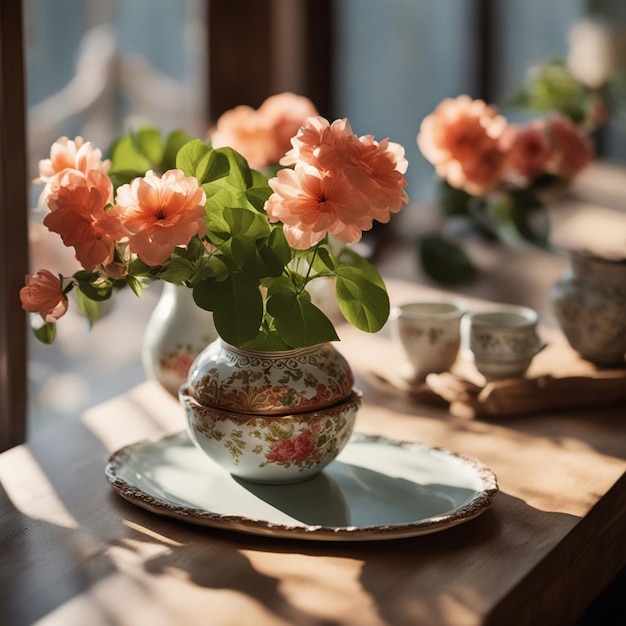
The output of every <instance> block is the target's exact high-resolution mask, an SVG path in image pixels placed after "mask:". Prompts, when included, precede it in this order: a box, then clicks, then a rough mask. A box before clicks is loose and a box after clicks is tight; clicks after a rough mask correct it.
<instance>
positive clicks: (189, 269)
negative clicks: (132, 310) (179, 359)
mask: <svg viewBox="0 0 626 626" xmlns="http://www.w3.org/2000/svg"><path fill="white" fill-rule="evenodd" d="M294 98H297V97H296V96H294V95H293V94H280V95H279V96H276V97H274V98H273V99H272V100H271V101H270V102H269V104H268V105H267V106H264V107H261V109H259V111H257V112H255V111H254V110H247V109H239V110H238V112H233V113H232V115H226V116H224V117H223V118H222V119H221V120H220V122H218V126H217V129H216V131H215V132H214V133H213V135H212V136H213V138H214V140H215V141H216V142H218V143H222V142H231V143H233V144H236V145H238V146H239V147H240V148H241V150H242V151H244V152H246V153H247V154H248V155H249V156H250V158H251V159H252V160H253V162H254V163H255V165H257V166H258V167H265V166H268V167H269V166H271V165H272V164H273V162H274V159H279V160H280V164H281V165H282V166H283V169H279V170H278V171H277V172H276V176H271V174H270V175H265V174H263V173H261V172H259V171H258V170H256V169H253V168H251V167H250V165H249V164H248V162H247V161H246V159H245V158H244V157H243V156H242V155H241V154H240V153H239V152H238V151H237V150H235V149H233V147H231V146H224V147H216V146H215V145H213V144H212V142H211V141H203V140H201V139H192V138H190V137H189V136H187V135H186V134H185V133H183V132H180V131H175V132H173V133H171V134H169V135H168V136H167V137H165V138H163V137H162V136H161V134H160V133H159V132H158V131H157V130H156V129H154V128H152V127H144V128H141V129H139V130H138V132H136V133H129V134H127V135H124V136H123V137H121V138H120V139H118V140H116V141H115V142H114V143H113V145H112V148H111V150H110V154H109V158H107V159H103V157H102V152H101V150H100V149H98V148H97V147H95V146H94V145H92V144H91V143H90V142H88V141H84V140H83V139H82V138H81V137H76V138H75V139H74V140H70V139H68V138H67V137H62V138H60V139H59V140H58V141H57V142H55V143H54V144H53V145H52V148H51V152H50V157H49V158H47V159H43V160H42V161H40V164H39V172H40V175H39V177H38V178H37V179H36V180H35V182H37V183H40V184H43V185H45V187H44V190H43V192H42V194H41V198H40V204H41V205H43V206H45V207H47V210H48V212H47V214H46V216H45V218H44V220H43V223H44V226H46V227H47V229H48V230H49V231H50V232H52V233H55V234H56V235H58V236H60V237H61V239H62V241H63V243H64V244H65V245H66V246H68V247H72V248H74V250H75V255H76V259H77V260H78V261H79V263H80V264H81V266H82V269H80V270H78V271H76V272H75V273H74V274H73V275H72V276H63V275H59V274H55V273H53V272H51V271H50V270H49V269H42V270H38V271H36V272H34V273H33V274H32V275H29V276H27V277H26V284H25V286H24V287H23V288H22V289H21V292H20V298H21V301H22V306H23V308H24V309H25V310H26V311H28V312H30V313H33V314H35V317H37V315H39V317H40V318H41V319H42V320H43V324H41V323H39V324H38V325H36V327H35V334H36V336H37V337H38V338H39V339H40V340H42V341H44V342H51V341H52V340H53V339H54V336H55V328H56V327H55V324H56V322H57V321H58V320H59V319H60V318H61V317H62V316H63V315H64V314H65V312H66V311H67V307H68V294H69V292H70V291H74V293H75V294H76V297H77V303H78V306H79V307H80V310H81V311H82V312H83V313H84V314H85V315H86V317H87V318H88V319H89V320H90V322H91V323H93V322H95V321H96V320H97V318H98V317H99V315H100V309H101V306H102V303H103V302H104V301H106V300H108V299H110V298H111V297H112V296H113V295H114V294H115V293H116V292H117V291H118V290H119V289H120V288H123V287H130V288H131V289H132V291H134V292H135V293H136V294H137V295H140V294H141V291H142V290H143V289H144V288H145V287H147V286H148V285H149V284H150V282H151V281H152V280H164V281H167V282H170V283H174V284H177V285H185V286H187V287H189V288H190V289H192V290H193V297H194V300H195V302H196V304H197V305H198V306H199V307H201V308H202V309H205V310H208V311H211V312H212V313H213V318H214V323H215V327H216V330H217V332H218V334H219V335H220V336H221V337H222V339H224V340H225V341H226V342H227V343H229V344H232V345H234V346H237V347H242V348H246V349H257V350H284V349H290V348H299V347H306V346H311V345H315V344H319V343H324V342H327V341H334V340H337V339H338V336H337V333H336V331H335V328H334V325H333V323H332V322H331V321H330V319H329V318H328V317H327V315H326V314H325V313H324V312H323V311H322V310H321V309H320V308H319V307H318V306H316V305H315V304H314V303H313V302H312V300H311V295H310V293H309V290H308V285H309V284H310V283H311V281H313V280H315V279H318V278H327V279H328V278H331V279H333V281H334V293H335V296H336V299H337V303H338V305H339V309H340V311H341V313H342V314H343V316H344V317H345V318H346V320H347V321H349V322H350V323H351V324H353V325H354V326H356V327H357V328H359V329H361V330H364V331H367V332H376V331H378V330H379V329H380V328H382V326H383V325H384V323H385V322H386V320H387V317H388V314H389V298H388V296H387V292H386V288H385V284H384V282H383V281H382V279H381V277H380V276H379V274H378V272H377V271H376V270H375V269H374V267H373V266H372V265H371V264H370V263H369V262H368V261H367V260H365V259H364V258H362V257H361V256H360V255H358V254H357V253H356V252H354V251H353V250H352V249H351V248H350V247H349V244H352V243H355V242H357V241H358V240H359V239H360V238H361V236H362V232H363V231H364V230H368V229H370V228H371V227H372V224H373V220H377V221H381V222H386V221H388V220H389V219H390V216H391V214H392V213H396V212H398V211H399V210H400V209H401V208H402V206H403V205H404V204H405V203H407V202H408V197H407V194H406V191H405V187H406V185H407V182H406V179H405V177H404V173H405V171H406V169H407V165H408V163H407V161H406V159H405V158H404V149H403V148H402V146H400V145H399V144H397V143H393V142H390V141H388V140H387V139H385V140H382V141H380V142H378V141H376V140H375V139H374V137H373V136H371V135H365V136H360V137H359V136H357V135H356V134H354V133H353V132H352V129H351V127H350V124H349V122H348V120H347V119H339V120H336V121H334V122H333V123H332V124H331V123H330V122H329V121H328V120H326V119H324V118H323V117H320V116H317V115H313V116H310V115H309V114H310V113H313V114H314V113H316V111H315V110H314V108H313V106H312V105H310V103H308V104H307V101H305V100H304V99H300V100H297V102H298V104H299V105H300V106H299V107H295V108H294V107H293V106H292V105H293V103H294ZM294 111H295V112H297V114H298V115H297V116H296V117H295V118H294V115H293V112H294ZM300 116H303V117H300ZM298 117H299V119H296V118H298ZM285 119H289V120H290V121H289V123H288V124H287V123H285ZM255 128H256V130H254V129H255ZM259 129H263V132H260V131H259ZM253 130H254V132H253ZM287 130H288V131H289V133H293V135H292V136H290V137H287V136H286V135H285V133H286V131H287ZM257 136H259V137H263V136H264V137H265V139H266V140H267V141H265V140H264V141H261V140H259V141H257ZM271 137H274V139H275V141H270V140H269V139H270V138H271ZM285 146H286V148H285ZM285 149H286V153H285ZM281 151H282V155H281V154H280V152H281ZM40 322H41V320H40Z"/></svg>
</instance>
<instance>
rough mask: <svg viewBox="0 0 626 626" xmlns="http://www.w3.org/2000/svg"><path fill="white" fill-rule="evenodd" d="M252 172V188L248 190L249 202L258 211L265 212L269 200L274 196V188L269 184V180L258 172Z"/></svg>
mask: <svg viewBox="0 0 626 626" xmlns="http://www.w3.org/2000/svg"><path fill="white" fill-rule="evenodd" d="M251 172H252V186H251V187H250V188H249V189H247V190H246V198H247V199H248V202H249V203H250V204H251V205H252V207H253V208H255V209H256V210H257V211H263V210H264V207H265V203H266V202H267V199H268V198H269V197H270V196H271V195H272V188H271V187H270V186H269V185H268V184H267V178H265V176H263V174H261V173H260V172H257V171H256V170H251Z"/></svg>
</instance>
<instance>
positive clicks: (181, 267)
mask: <svg viewBox="0 0 626 626" xmlns="http://www.w3.org/2000/svg"><path fill="white" fill-rule="evenodd" d="M194 273H195V266H194V264H193V262H192V261H190V260H188V259H186V258H183V257H180V256H175V257H172V260H171V261H170V263H169V265H168V266H167V267H166V268H165V269H164V270H163V271H162V272H159V274H158V276H159V278H160V279H161V280H165V281H167V282H168V283H175V284H177V285H180V284H182V283H184V282H185V281H187V280H189V279H190V278H191V277H192V276H193V275H194Z"/></svg>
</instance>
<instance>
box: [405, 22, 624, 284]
mask: <svg viewBox="0 0 626 626" xmlns="http://www.w3.org/2000/svg"><path fill="white" fill-rule="evenodd" d="M570 39H571V49H570V53H569V56H568V58H567V59H565V60H564V59H558V58H557V59H552V60H547V61H543V62H541V63H539V64H537V65H535V66H533V67H531V68H530V69H529V70H528V72H527V74H526V76H525V79H524V82H523V85H522V86H521V88H520V89H519V91H518V93H517V94H515V96H514V97H513V98H511V100H510V101H509V102H508V103H507V105H508V106H510V107H514V108H516V109H517V110H518V111H521V112H522V113H523V114H524V116H523V117H525V118H526V120H525V121H523V122H522V123H519V124H518V123H511V122H509V121H508V120H507V118H506V117H505V116H504V115H503V114H501V113H500V111H499V110H498V108H497V107H496V106H494V105H492V104H488V103H486V102H484V101H482V100H478V99H472V98H470V97H469V96H467V95H461V96H458V97H456V98H446V99H445V100H443V101H442V102H441V103H440V104H439V105H438V106H437V107H436V108H435V110H434V111H433V112H432V113H431V114H430V115H428V116H427V117H426V118H425V119H424V120H423V121H422V123H421V125H420V130H419V133H418V136H417V144H418V148H419V149H420V151H421V153H422V154H423V156H424V157H425V158H426V159H427V160H428V161H429V162H430V163H431V164H432V165H433V166H434V168H435V172H436V175H437V177H438V182H437V190H436V193H437V204H438V207H439V209H440V211H441V213H442V214H443V216H444V219H446V218H453V217H464V218H466V219H468V220H469V221H470V223H471V224H472V225H473V227H474V228H475V229H476V230H477V231H478V232H480V233H482V234H483V235H486V236H488V237H490V238H493V239H495V240H497V241H500V242H501V243H503V244H505V245H509V246H524V245H532V246H541V247H544V248H548V249H549V248H550V240H549V235H550V233H549V223H548V219H547V215H546V212H545V208H546V206H547V203H548V202H549V201H550V199H551V198H553V197H554V196H555V194H557V195H558V193H559V191H563V190H566V189H567V187H568V185H569V183H570V182H571V181H572V180H573V179H574V178H575V177H576V176H577V175H578V174H579V173H580V172H581V171H582V170H583V169H584V168H585V167H586V166H587V165H589V163H590V162H591V161H592V160H593V158H594V157H595V148H594V136H595V134H596V133H597V132H598V131H599V130H600V129H602V127H603V126H604V125H605V124H607V123H608V122H609V121H612V120H617V121H618V122H619V120H621V119H623V116H624V112H625V111H626V73H624V72H620V71H618V70H617V69H616V68H615V66H614V63H612V59H614V58H615V54H614V51H613V49H612V47H611V46H612V40H611V39H610V38H609V37H608V36H607V32H606V29H604V28H603V27H602V26H601V25H598V24H597V23H595V22H582V23H580V24H578V25H576V26H575V27H574V28H573V29H572V31H571V37H570ZM419 255H420V260H421V264H422V267H423V269H424V271H425V272H426V274H427V275H428V276H430V277H431V278H432V279H433V280H435V281H437V282H440V283H449V284H454V283H458V282H462V281H465V280H468V279H470V278H471V277H473V276H474V274H475V269H474V267H473V265H472V263H471V261H470V259H469V258H468V256H467V255H466V254H465V252H464V250H463V248H462V247H461V246H460V245H458V244H457V243H456V242H455V241H453V240H452V239H451V238H448V237H446V236H445V235H444V234H441V233H437V234H432V235H428V236H426V237H424V238H423V240H422V242H421V244H420V248H419Z"/></svg>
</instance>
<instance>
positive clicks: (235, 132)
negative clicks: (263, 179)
mask: <svg viewBox="0 0 626 626" xmlns="http://www.w3.org/2000/svg"><path fill="white" fill-rule="evenodd" d="M312 115H317V110H316V109H315V106H314V105H313V103H312V102H311V101H310V100H309V99H308V98H304V97H303V96H297V95H295V94H293V93H289V92H285V93H280V94H277V95H274V96H270V97H269V98H267V100H265V102H263V104H262V105H261V106H260V107H259V108H258V109H253V108H252V107H249V106H247V105H240V106H237V107H235V108H233V109H230V110H228V111H226V112H225V113H223V114H222V115H221V116H220V118H219V119H218V120H217V124H216V128H215V130H214V131H213V133H212V135H211V143H212V144H213V147H215V148H220V147H223V146H230V147H231V148H233V149H235V150H237V152H239V153H240V154H242V155H243V156H244V157H245V159H246V160H247V161H248V163H249V164H250V167H252V168H254V169H261V168H264V167H266V166H268V165H271V164H273V163H278V161H279V159H280V158H281V157H282V156H283V155H284V154H285V152H287V150H289V148H290V147H291V144H290V139H291V137H292V136H293V135H295V134H296V133H297V132H298V129H299V128H300V126H301V125H302V124H303V123H304V122H305V120H306V119H307V118H308V117H310V116H312Z"/></svg>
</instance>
